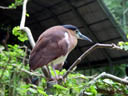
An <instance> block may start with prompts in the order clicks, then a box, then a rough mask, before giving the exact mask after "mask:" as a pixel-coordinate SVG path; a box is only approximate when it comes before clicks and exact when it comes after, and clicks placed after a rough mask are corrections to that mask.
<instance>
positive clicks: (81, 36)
mask: <svg viewBox="0 0 128 96" xmlns="http://www.w3.org/2000/svg"><path fill="white" fill-rule="evenodd" d="M77 35H78V38H79V39H82V40H87V41H90V42H93V41H92V40H91V39H90V38H88V37H87V36H85V35H83V34H81V33H80V32H78V33H77Z"/></svg>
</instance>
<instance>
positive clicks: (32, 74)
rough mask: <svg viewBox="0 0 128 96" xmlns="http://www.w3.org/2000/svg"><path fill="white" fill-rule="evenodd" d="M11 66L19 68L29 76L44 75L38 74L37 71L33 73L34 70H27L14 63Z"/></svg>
mask: <svg viewBox="0 0 128 96" xmlns="http://www.w3.org/2000/svg"><path fill="white" fill-rule="evenodd" d="M12 66H14V67H16V68H17V69H19V70H21V71H22V72H25V73H27V74H28V75H30V76H37V77H44V76H43V75H42V74H38V73H35V72H30V71H28V70H25V69H23V68H20V67H18V66H17V65H16V64H12Z"/></svg>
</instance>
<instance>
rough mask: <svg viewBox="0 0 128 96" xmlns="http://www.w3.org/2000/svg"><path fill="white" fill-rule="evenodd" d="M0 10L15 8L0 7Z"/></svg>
mask: <svg viewBox="0 0 128 96" xmlns="http://www.w3.org/2000/svg"><path fill="white" fill-rule="evenodd" d="M0 9H15V8H9V7H5V6H0Z"/></svg>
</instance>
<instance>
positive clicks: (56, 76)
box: [51, 63, 58, 80]
mask: <svg viewBox="0 0 128 96" xmlns="http://www.w3.org/2000/svg"><path fill="white" fill-rule="evenodd" d="M51 67H52V69H53V72H54V74H55V78H56V80H57V79H58V75H57V74H56V70H55V68H54V65H53V63H52V64H51Z"/></svg>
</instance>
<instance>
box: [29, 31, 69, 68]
mask: <svg viewBox="0 0 128 96" xmlns="http://www.w3.org/2000/svg"><path fill="white" fill-rule="evenodd" d="M63 32H64V31H61V32H58V31H57V30H54V34H53V32H51V31H50V32H48V33H49V34H44V35H41V36H40V37H39V40H38V41H37V43H36V46H35V47H34V49H33V50H32V52H31V54H30V59H29V66H30V69H32V70H35V69H37V68H39V67H41V66H44V65H47V64H48V63H49V62H51V61H52V60H55V59H56V58H58V57H60V56H63V55H66V53H67V51H68V44H67V42H66V41H65V39H63V38H62V37H64V33H63ZM45 33H46V32H45Z"/></svg>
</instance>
